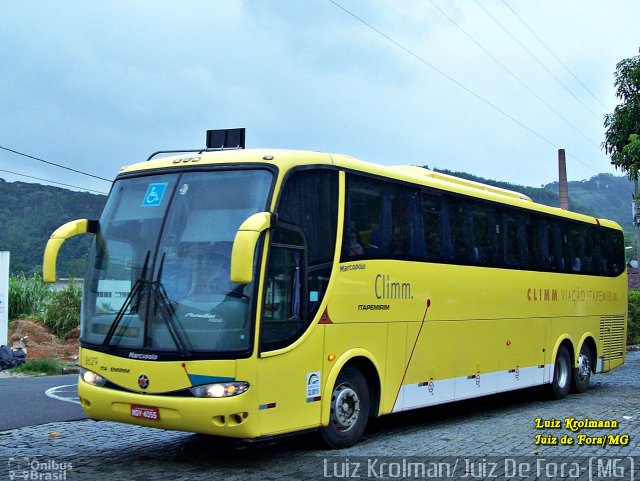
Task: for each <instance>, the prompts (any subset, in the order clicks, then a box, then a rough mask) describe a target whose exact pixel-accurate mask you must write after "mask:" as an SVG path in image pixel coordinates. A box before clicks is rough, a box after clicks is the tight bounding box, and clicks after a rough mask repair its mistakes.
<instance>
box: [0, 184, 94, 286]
mask: <svg viewBox="0 0 640 481" xmlns="http://www.w3.org/2000/svg"><path fill="white" fill-rule="evenodd" d="M105 201H106V196H104V195H95V194H89V193H87V192H75V191H72V190H67V189H61V188H59V187H51V186H48V185H41V184H29V183H25V182H6V181H5V180H4V179H0V251H10V252H11V261H10V262H11V273H12V274H17V273H20V272H24V273H26V274H31V273H33V272H41V271H42V255H43V253H44V246H45V244H46V243H47V240H48V239H49V237H50V236H51V233H52V232H53V231H54V230H55V229H57V228H58V227H60V226H61V225H62V224H64V223H65V222H68V221H70V220H74V219H87V218H88V219H97V218H98V217H99V216H100V212H101V211H102V208H103V206H104V203H105ZM90 237H91V236H78V237H76V238H74V239H70V240H69V241H68V242H65V243H64V245H63V247H62V249H60V256H59V258H58V276H59V277H83V276H84V270H85V266H86V257H87V252H88V250H89V245H90V242H91V238H90Z"/></svg>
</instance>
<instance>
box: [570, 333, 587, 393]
mask: <svg viewBox="0 0 640 481" xmlns="http://www.w3.org/2000/svg"><path fill="white" fill-rule="evenodd" d="M591 359H592V357H591V349H590V348H589V346H588V345H587V343H586V342H585V343H583V344H582V348H580V354H579V355H578V367H574V368H573V376H571V391H572V392H576V393H583V392H585V391H586V390H587V389H589V380H590V379H591V366H592V361H591Z"/></svg>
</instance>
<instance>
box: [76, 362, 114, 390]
mask: <svg viewBox="0 0 640 481" xmlns="http://www.w3.org/2000/svg"><path fill="white" fill-rule="evenodd" d="M80 377H81V378H82V380H83V381H84V382H86V383H87V384H91V385H92V386H98V387H100V386H104V385H105V384H106V383H107V380H106V379H105V378H103V377H102V376H100V375H98V374H96V373H95V372H93V371H89V370H88V369H85V368H83V367H81V368H80Z"/></svg>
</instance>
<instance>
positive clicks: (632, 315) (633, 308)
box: [627, 289, 640, 345]
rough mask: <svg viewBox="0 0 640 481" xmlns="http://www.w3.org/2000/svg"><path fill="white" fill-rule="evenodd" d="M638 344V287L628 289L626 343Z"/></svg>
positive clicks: (639, 333) (639, 312)
mask: <svg viewBox="0 0 640 481" xmlns="http://www.w3.org/2000/svg"><path fill="white" fill-rule="evenodd" d="M632 344H640V289H631V290H630V291H629V325H628V327H627V345H632Z"/></svg>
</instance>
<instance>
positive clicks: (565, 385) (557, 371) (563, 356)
mask: <svg viewBox="0 0 640 481" xmlns="http://www.w3.org/2000/svg"><path fill="white" fill-rule="evenodd" d="M571 364H572V363H571V357H570V356H569V350H568V349H567V347H566V346H560V348H559V349H558V354H557V355H556V362H555V365H554V369H553V381H551V394H552V396H553V397H554V398H555V399H562V398H563V397H565V396H566V395H567V394H568V393H569V388H570V387H571V371H572V370H573V368H572V366H571Z"/></svg>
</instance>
